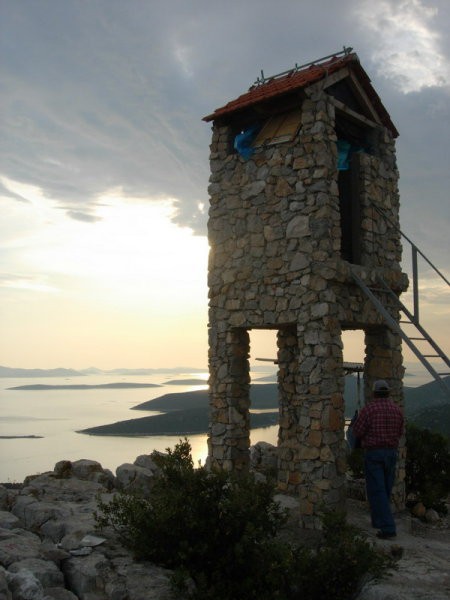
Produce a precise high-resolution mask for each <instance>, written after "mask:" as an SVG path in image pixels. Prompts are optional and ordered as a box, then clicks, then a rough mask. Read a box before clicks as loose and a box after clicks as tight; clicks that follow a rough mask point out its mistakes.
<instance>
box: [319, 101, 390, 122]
mask: <svg viewBox="0 0 450 600" xmlns="http://www.w3.org/2000/svg"><path fill="white" fill-rule="evenodd" d="M330 100H331V102H332V103H333V104H334V106H335V107H336V108H337V109H338V110H340V111H341V112H343V113H345V114H346V115H347V116H348V117H349V118H350V119H352V120H353V121H356V122H357V123H363V124H364V125H367V126H368V127H374V128H375V127H379V126H380V123H375V121H372V120H370V119H368V118H367V117H365V116H364V115H362V114H360V113H358V112H356V111H354V110H353V109H351V108H349V107H348V106H347V105H346V104H344V103H343V102H341V101H340V100H336V98H333V97H332V96H330Z"/></svg>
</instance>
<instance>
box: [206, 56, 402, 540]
mask: <svg viewBox="0 0 450 600" xmlns="http://www.w3.org/2000/svg"><path fill="white" fill-rule="evenodd" d="M353 56H355V55H353ZM352 60H356V59H349V58H348V57H347V58H346V59H345V63H344V61H343V65H342V69H341V70H339V69H337V70H336V71H335V74H334V75H333V76H331V79H330V77H329V76H328V77H327V76H326V73H325V76H324V77H322V78H321V79H320V80H319V81H317V82H314V83H311V84H310V85H307V86H306V87H305V86H303V87H302V89H301V94H300V93H299V94H298V95H297V96H296V97H295V98H293V97H291V96H290V97H289V98H290V107H289V109H290V110H292V107H293V106H294V108H295V109H296V110H297V111H298V110H300V112H301V116H300V120H299V127H298V130H297V131H296V132H295V134H294V135H293V137H292V138H291V139H290V140H289V141H284V142H283V143H269V144H263V145H260V146H258V147H255V148H253V151H252V152H253V153H252V154H251V156H250V157H249V158H244V157H243V156H242V155H240V154H239V152H236V151H235V150H234V149H233V139H234V137H235V135H236V132H237V131H239V130H241V128H245V126H246V123H245V119H246V118H247V121H248V120H249V119H250V118H253V119H254V118H256V116H258V110H259V118H260V120H262V121H264V120H266V121H267V120H268V119H270V118H271V117H272V116H273V115H275V116H276V115H277V114H278V113H279V112H280V111H281V112H282V109H280V104H281V106H283V104H282V102H286V101H285V95H284V96H282V97H281V98H280V97H277V96H276V95H275V97H274V98H272V99H271V101H270V102H268V101H266V103H265V104H264V106H263V107H261V106H260V104H258V103H257V102H256V101H255V102H256V108H257V109H258V110H255V111H254V112H253V113H252V114H251V115H250V113H249V110H248V107H247V109H246V110H247V112H245V111H243V110H237V109H236V110H233V109H232V108H230V109H229V110H228V109H227V107H225V110H222V112H221V111H220V110H219V109H218V111H216V113H214V114H213V115H211V116H210V117H205V120H207V121H213V127H212V142H211V146H210V166H211V175H210V185H209V195H210V208H209V224H208V234H209V243H210V248H211V250H210V259H209V278H208V283H209V370H210V380H209V383H210V390H211V391H210V411H211V412H210V415H211V416H210V432H209V460H210V461H211V463H212V464H215V465H217V466H219V467H221V468H224V469H227V470H246V469H247V468H248V464H249V446H250V434H249V431H250V428H249V419H250V412H249V409H250V400H249V386H250V377H249V356H250V346H249V331H250V330H252V329H254V328H257V329H258V328H259V329H273V330H276V331H277V340H278V341H277V345H278V348H277V361H278V384H279V437H278V449H279V450H278V453H279V457H278V486H279V489H280V490H281V491H282V492H285V493H290V494H293V495H295V496H296V497H298V499H299V501H300V508H301V513H302V517H303V523H304V526H305V527H309V528H317V527H320V519H319V516H318V515H319V513H320V511H322V510H323V508H327V509H337V508H339V507H342V506H343V504H344V503H345V498H346V492H345V470H346V465H345V463H346V461H345V440H344V404H343V389H344V370H343V346H342V340H341V334H342V331H343V330H348V329H360V330H363V331H364V334H365V344H366V352H365V358H364V363H365V369H364V371H365V373H364V381H365V386H366V390H365V392H366V396H367V395H368V390H369V389H370V387H371V384H372V382H373V381H374V380H375V379H378V378H383V379H386V380H388V381H389V383H390V385H391V388H392V397H393V398H394V400H395V401H397V402H398V403H399V404H400V405H402V401H403V399H402V378H403V373H404V369H403V366H402V354H401V339H400V336H399V335H397V334H396V333H394V332H392V331H391V330H390V329H389V328H388V327H387V326H386V325H385V323H384V321H383V319H382V317H381V315H380V314H379V313H378V312H377V310H375V309H374V307H373V306H372V304H371V303H370V301H369V300H368V299H367V298H366V297H365V296H364V295H363V294H362V293H361V290H360V289H359V288H358V287H357V286H356V285H355V283H354V280H353V278H352V272H353V271H354V272H356V273H357V274H358V275H359V277H360V278H361V279H362V280H363V281H365V283H366V284H367V285H376V283H377V281H378V278H379V276H380V275H381V276H382V277H383V279H384V280H385V281H386V282H387V284H388V285H389V287H390V288H391V290H393V291H394V292H395V294H397V295H398V294H400V293H401V292H402V291H404V290H405V289H406V288H407V278H406V276H405V275H404V274H403V273H402V271H401V268H400V260H401V243H400V233H399V231H398V230H397V228H396V227H393V226H392V223H393V224H395V225H397V226H398V221H399V196H398V188H397V183H398V172H397V168H396V158H395V140H394V134H393V132H392V130H390V129H389V127H387V126H385V125H383V124H382V123H381V122H380V121H377V120H375V121H371V120H370V119H367V118H366V117H363V116H362V115H361V119H360V123H359V124H358V126H359V130H360V131H367V139H370V142H371V149H370V151H366V149H362V150H359V151H358V152H355V153H354V155H353V157H352V170H353V182H352V186H353V190H357V192H356V197H357V198H356V204H357V209H358V217H357V219H358V221H357V232H356V233H357V236H358V258H357V260H348V259H345V258H344V257H343V255H342V244H343V241H342V240H343V235H342V234H343V219H342V214H341V212H342V198H341V196H342V191H341V189H340V185H341V184H340V181H339V172H338V169H337V161H338V149H337V148H338V146H337V141H338V139H339V138H342V131H341V130H342V127H343V125H342V124H344V127H345V124H346V123H350V121H347V120H346V117H347V116H348V115H350V116H352V117H353V118H354V120H355V121H357V120H358V113H357V110H355V109H354V108H353V109H348V108H346V106H345V105H344V104H343V103H342V102H341V101H338V100H336V97H335V96H336V93H335V92H334V91H333V90H334V89H335V88H334V87H333V85H337V84H336V81H340V82H341V83H340V85H341V86H342V85H346V83H345V82H346V81H347V79H348V77H353V79H355V75H354V74H353V75H351V70H352V64H353V63H352ZM357 68H358V71H357V74H358V73H360V72H361V67H360V66H359V61H358V65H357ZM349 73H350V75H349ZM339 77H340V79H339ZM281 79H282V78H281ZM280 81H281V80H280ZM266 85H268V86H270V85H271V83H270V82H269V83H268V84H266ZM252 93H253V92H252V89H251V90H250V92H249V93H248V94H247V96H249V97H251V94H252ZM247 96H245V95H244V96H243V97H242V98H244V99H246V98H247ZM362 96H363V97H364V102H367V103H369V104H370V99H367V97H366V96H365V95H364V94H362ZM235 102H236V103H237V104H238V105H239V99H238V101H235ZM361 102H363V100H361ZM232 104H233V103H230V105H232ZM227 106H228V105H227ZM264 111H265V112H264ZM374 112H375V111H374ZM243 115H244V116H243ZM249 115H250V116H249ZM355 115H356V117H355ZM373 118H374V119H376V115H375V116H374V117H373ZM367 123H369V125H368V124H367ZM249 124H251V122H250V123H249ZM350 129H351V126H350ZM353 193H354V196H355V192H353ZM353 201H354V200H353ZM340 203H341V205H340ZM377 209H380V211H378V210H377ZM383 301H384V305H385V307H386V308H387V309H388V310H389V312H390V313H391V315H392V316H393V317H394V319H396V320H397V321H398V319H399V314H398V310H397V309H396V307H395V305H393V304H392V301H391V300H390V299H389V297H384V298H383ZM403 479H404V448H403V447H402V448H401V452H400V460H399V473H398V481H397V486H396V488H395V492H394V498H395V501H396V504H397V506H398V507H401V506H402V504H403V496H404V486H403Z"/></svg>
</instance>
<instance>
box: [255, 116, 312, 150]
mask: <svg viewBox="0 0 450 600" xmlns="http://www.w3.org/2000/svg"><path fill="white" fill-rule="evenodd" d="M301 117H302V112H301V109H299V108H296V109H294V110H291V111H289V112H287V113H282V114H280V115H274V116H273V117H270V118H269V120H268V121H267V122H266V123H265V124H264V126H263V128H262V129H261V131H260V132H259V134H258V135H257V136H256V139H255V141H254V142H253V147H254V148H256V147H258V146H262V145H264V144H268V145H270V144H280V143H282V142H288V141H290V140H291V139H293V137H294V136H295V134H296V133H297V131H298V130H299V128H300V124H301Z"/></svg>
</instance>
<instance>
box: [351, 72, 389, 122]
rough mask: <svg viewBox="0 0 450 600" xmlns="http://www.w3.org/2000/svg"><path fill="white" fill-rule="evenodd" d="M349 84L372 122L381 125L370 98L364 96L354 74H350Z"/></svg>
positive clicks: (364, 93)
mask: <svg viewBox="0 0 450 600" xmlns="http://www.w3.org/2000/svg"><path fill="white" fill-rule="evenodd" d="M350 84H351V85H352V86H353V89H354V90H355V92H356V93H357V94H358V96H359V97H360V99H361V100H362V101H363V104H364V105H365V107H366V108H367V110H368V112H369V113H370V114H371V115H372V118H373V120H374V121H375V122H376V123H378V124H379V125H381V124H382V123H381V119H380V117H379V115H378V112H377V111H376V110H375V108H374V106H373V104H372V102H371V101H370V98H369V97H368V95H367V94H366V92H365V91H364V89H363V88H362V86H361V84H360V83H359V81H358V79H357V78H356V76H355V75H354V73H350Z"/></svg>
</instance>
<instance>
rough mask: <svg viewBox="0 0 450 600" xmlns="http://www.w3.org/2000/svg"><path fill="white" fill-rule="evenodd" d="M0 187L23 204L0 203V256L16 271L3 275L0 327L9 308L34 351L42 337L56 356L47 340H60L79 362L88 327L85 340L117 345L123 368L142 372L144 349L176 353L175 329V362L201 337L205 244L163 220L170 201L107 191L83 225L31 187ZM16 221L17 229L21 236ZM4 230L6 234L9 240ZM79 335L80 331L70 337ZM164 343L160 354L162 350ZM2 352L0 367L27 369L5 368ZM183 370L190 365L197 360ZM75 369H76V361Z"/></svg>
mask: <svg viewBox="0 0 450 600" xmlns="http://www.w3.org/2000/svg"><path fill="white" fill-rule="evenodd" d="M2 183H3V184H4V185H5V187H6V188H7V189H10V190H11V191H13V192H14V193H20V195H21V196H22V197H23V198H25V199H26V200H27V202H20V203H19V202H11V201H10V200H4V199H3V200H2V204H3V220H2V225H1V231H2V233H3V234H4V235H3V238H2V239H3V240H4V242H3V249H4V251H5V252H7V253H9V255H10V261H9V264H10V265H11V264H12V260H11V259H12V257H14V260H13V264H14V267H15V270H14V272H13V273H11V272H8V273H3V274H2V275H1V277H0V291H2V296H3V300H4V306H5V307H6V310H5V311H4V314H3V319H4V321H5V327H9V326H8V323H7V321H8V307H9V308H10V309H11V314H13V312H14V311H17V310H19V309H20V307H21V310H22V312H21V315H22V319H23V322H24V323H25V322H26V327H24V328H23V330H22V333H23V335H26V337H27V339H28V342H29V344H28V346H30V345H31V346H35V345H36V343H37V341H33V338H34V337H36V339H38V338H39V339H42V337H43V335H45V336H46V339H47V341H46V344H45V346H46V348H45V351H46V352H48V354H49V355H51V354H53V355H54V354H55V348H53V349H52V338H54V343H55V345H56V344H61V340H62V339H65V340H66V344H67V345H70V346H72V347H73V348H75V347H78V351H80V350H81V348H82V346H83V344H84V345H85V347H86V352H85V353H84V354H85V356H86V355H89V351H88V347H89V337H90V336H89V335H88V334H87V333H86V328H88V329H90V330H91V332H92V339H94V338H95V337H96V338H99V337H100V339H101V337H102V335H103V340H104V342H103V343H104V344H105V347H106V348H107V347H108V345H109V342H105V340H111V339H113V338H114V337H115V336H116V337H118V338H120V339H121V340H122V346H121V352H122V355H123V344H125V345H127V344H128V345H129V347H130V352H129V355H130V357H131V356H133V359H131V358H130V364H134V365H135V364H144V365H145V364H148V363H147V361H146V360H145V352H143V347H145V345H146V344H147V353H149V354H152V352H149V350H148V348H149V347H151V346H154V348H155V349H156V348H161V354H162V353H163V352H165V353H168V352H169V351H170V348H172V349H173V348H174V347H175V343H172V342H175V338H174V335H175V336H180V330H182V331H183V335H184V340H182V341H181V342H180V343H178V345H177V347H178V349H180V351H181V356H180V357H177V356H174V357H173V358H174V360H176V362H177V363H178V364H179V363H180V362H183V358H182V351H183V346H187V345H188V343H189V338H190V336H192V337H191V344H192V345H193V344H195V342H194V340H197V339H198V338H199V337H201V336H204V337H206V310H207V289H206V273H207V255H208V245H207V240H206V238H205V237H200V236H194V235H193V234H192V231H191V230H190V229H187V228H184V229H183V228H180V227H177V226H176V225H175V224H174V223H173V222H172V221H171V217H172V215H173V212H174V208H173V201H172V200H170V199H159V200H158V199H147V200H146V201H144V200H143V199H136V198H125V197H124V196H123V195H122V194H121V192H120V191H114V192H109V193H108V194H104V195H102V196H101V197H100V198H98V203H97V208H96V211H95V218H96V220H95V221H93V222H84V221H79V220H74V219H70V218H68V217H67V214H66V211H64V210H61V209H58V208H55V203H54V202H53V201H52V200H49V199H48V198H46V197H45V196H44V195H43V194H42V192H41V191H40V190H39V189H36V188H33V187H31V186H23V185H22V184H19V183H16V182H12V181H10V180H6V179H3V180H2ZM18 223H23V226H22V227H21V228H20V229H19V228H18V227H17V224H18ZM10 228H11V230H12V229H13V228H14V231H15V233H14V235H13V234H12V233H10ZM18 230H19V231H20V233H19V234H18V235H17V231H18ZM2 271H3V269H2ZM50 292H52V293H50ZM12 308H14V310H12ZM118 315H120V322H119V321H118V319H117V317H118ZM46 320H47V321H48V322H49V329H50V321H51V322H52V323H51V325H52V327H53V328H54V329H56V330H58V332H59V333H58V335H57V336H56V337H55V336H54V334H52V336H51V338H50V339H49V338H48V334H47V333H45V334H44V333H43V331H45V330H46V328H45V326H44V323H45V321H46ZM25 329H26V331H25ZM171 329H173V330H174V331H173V332H171ZM12 330H13V328H12V327H11V331H12ZM82 330H84V331H85V332H84V334H83V335H81V334H78V331H79V332H81V331H82ZM102 330H103V334H102ZM94 332H95V336H94ZM175 332H176V333H175ZM15 335H16V343H17V346H18V347H19V348H20V347H21V348H22V351H19V352H16V355H17V356H18V357H23V356H24V354H26V352H24V350H23V349H24V348H25V347H26V343H25V340H24V339H19V338H20V335H18V334H17V329H16V330H15ZM172 338H174V339H172ZM124 340H125V341H124ZM100 343H102V342H100ZM163 346H166V347H167V348H164V350H163V349H162V347H163ZM2 350H3V351H4V355H3V356H1V359H0V364H2V363H3V364H5V362H6V364H13V365H14V363H15V364H19V362H20V364H21V365H24V362H26V361H25V359H24V358H17V360H16V361H14V360H13V361H12V363H11V360H7V357H8V356H14V352H12V345H11V347H10V349H9V350H8V351H6V349H5V348H2ZM203 350H204V348H203ZM96 352H98V349H97V350H96ZM5 354H6V358H5ZM175 354H176V353H175ZM193 354H195V352H193ZM82 355H83V353H81V356H82ZM60 356H61V359H60V360H62V362H63V363H64V364H67V365H69V364H70V358H69V357H68V358H67V360H64V351H63V352H61V353H60ZM138 356H141V357H142V358H141V359H140V360H139V359H137V357H138ZM105 359H106V355H105ZM93 360H95V358H93ZM118 360H120V359H119V358H116V363H117V361H118ZM49 361H50V359H49ZM54 361H55V359H54V358H53V360H52V363H50V364H48V365H47V366H51V364H55V362H54ZM165 361H166V362H167V357H166V358H165ZM113 363H114V359H111V361H108V365H111V366H115V365H114V364H113ZM186 363H189V359H188V358H186ZM205 363H206V359H205V361H204V362H203V364H205ZM59 364H61V363H59ZM86 364H89V363H86ZM97 364H98V361H97ZM190 364H192V365H193V366H196V364H198V358H197V359H193V361H192V360H191V362H190ZM78 365H79V366H82V365H80V364H79V359H78ZM33 366H36V364H34V365H33ZM42 366H45V365H42ZM72 366H73V363H72ZM149 366H151V365H149ZM200 366H203V365H200Z"/></svg>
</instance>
